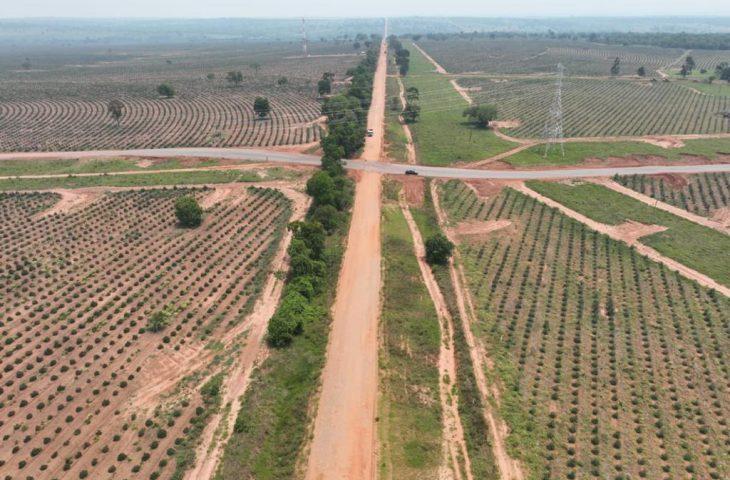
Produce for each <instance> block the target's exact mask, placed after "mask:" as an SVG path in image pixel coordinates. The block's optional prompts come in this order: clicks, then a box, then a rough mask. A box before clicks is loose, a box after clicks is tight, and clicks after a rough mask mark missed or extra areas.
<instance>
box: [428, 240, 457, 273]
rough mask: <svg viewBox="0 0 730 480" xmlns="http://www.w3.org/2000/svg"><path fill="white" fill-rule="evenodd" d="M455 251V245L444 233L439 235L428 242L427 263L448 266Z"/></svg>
mask: <svg viewBox="0 0 730 480" xmlns="http://www.w3.org/2000/svg"><path fill="white" fill-rule="evenodd" d="M453 251H454V244H453V243H451V241H450V240H449V239H448V238H446V235H444V234H443V233H437V234H435V235H434V236H432V237H430V238H429V239H428V240H426V261H427V262H428V263H429V264H430V265H446V264H447V263H449V259H450V258H451V254H452V253H453Z"/></svg>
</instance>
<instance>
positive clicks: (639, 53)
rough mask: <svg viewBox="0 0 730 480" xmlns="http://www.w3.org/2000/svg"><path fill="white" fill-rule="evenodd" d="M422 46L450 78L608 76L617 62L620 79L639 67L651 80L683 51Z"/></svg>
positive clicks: (473, 43) (476, 43)
mask: <svg viewBox="0 0 730 480" xmlns="http://www.w3.org/2000/svg"><path fill="white" fill-rule="evenodd" d="M418 43H419V45H421V46H422V47H423V48H424V49H425V50H426V51H427V52H428V53H429V54H430V55H431V56H432V57H434V59H435V60H436V61H437V62H439V63H440V64H441V65H443V67H444V68H445V69H446V70H447V71H449V72H452V73H464V72H485V73H498V74H527V73H550V72H555V71H556V66H557V64H558V63H562V64H563V65H564V66H565V67H566V73H567V74H568V75H597V76H606V75H609V73H610V70H611V65H612V64H613V61H614V59H615V58H616V57H618V58H619V59H620V60H621V74H622V75H635V74H636V70H637V69H638V68H639V67H640V66H644V67H646V70H647V75H654V70H656V69H657V68H659V67H662V66H665V65H667V64H670V63H672V62H673V61H674V60H676V59H677V57H679V56H680V55H681V54H682V50H678V49H663V48H658V47H635V46H631V47H611V48H608V47H600V46H597V45H595V44H591V43H585V42H573V41H569V40H546V39H534V40H533V39H529V40H528V39H523V38H519V39H499V38H497V39H486V38H478V39H463V38H452V39H448V40H443V41H433V40H419V42H418ZM713 68H714V67H713Z"/></svg>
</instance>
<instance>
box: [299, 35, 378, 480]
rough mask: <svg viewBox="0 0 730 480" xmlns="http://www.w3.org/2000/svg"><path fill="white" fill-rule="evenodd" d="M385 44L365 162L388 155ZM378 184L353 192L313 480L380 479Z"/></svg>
mask: <svg viewBox="0 0 730 480" xmlns="http://www.w3.org/2000/svg"><path fill="white" fill-rule="evenodd" d="M386 30H387V27H386ZM386 37H387V35H384V36H383V43H382V44H381V49H380V58H379V61H378V66H377V69H376V72H375V78H374V83H373V96H372V103H371V107H370V111H369V113H368V128H372V129H373V130H374V131H375V135H374V136H372V137H368V138H367V140H366V143H365V148H364V150H363V154H362V156H361V159H362V160H366V161H373V160H379V159H380V156H381V152H382V149H383V142H382V138H383V131H384V129H383V119H384V113H385V79H386V67H387V65H386V59H387V51H386V42H385V38H386ZM380 180H381V177H380V174H379V173H374V172H364V173H363V174H362V175H360V177H359V180H358V182H357V186H356V190H355V203H354V206H353V210H352V223H351V224H350V232H349V236H348V244H347V249H346V251H345V256H344V259H343V261H342V270H341V272H340V279H339V283H338V286H337V298H336V299H335V304H334V307H333V310H332V317H333V318H332V330H331V332H330V338H329V344H328V346H327V363H326V365H325V368H324V371H323V372H322V392H321V395H320V398H319V406H318V409H317V417H316V419H315V422H314V432H313V438H312V444H311V447H310V453H309V461H308V465H307V472H306V478H307V479H308V480H329V479H332V480H334V479H337V480H342V479H348V480H359V479H374V478H375V476H376V472H377V468H376V448H375V446H376V438H377V437H376V431H375V415H376V411H377V409H376V406H377V393H378V319H379V314H380V286H381V278H380V273H381V272H380V194H381V182H380Z"/></svg>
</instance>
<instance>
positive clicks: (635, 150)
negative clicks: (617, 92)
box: [503, 138, 730, 167]
mask: <svg viewBox="0 0 730 480" xmlns="http://www.w3.org/2000/svg"><path fill="white" fill-rule="evenodd" d="M684 144H685V146H684V147H681V148H662V147H659V146H656V145H651V144H649V143H644V142H584V143H579V142H576V143H565V144H564V147H565V156H564V157H563V156H562V155H561V154H560V149H559V148H554V147H553V148H552V149H551V150H550V152H549V153H548V155H547V156H545V145H536V146H534V147H531V148H528V149H526V150H523V151H521V152H518V153H516V154H514V155H511V156H509V157H507V158H505V159H504V160H503V161H504V162H507V163H509V164H510V165H512V166H514V167H542V166H563V165H578V164H580V163H583V162H584V161H585V160H587V159H589V158H597V159H601V160H605V159H607V158H609V157H618V158H620V157H628V156H630V155H646V156H655V157H663V158H666V159H667V161H670V162H676V161H679V160H681V159H682V156H683V155H697V156H703V157H707V158H708V159H710V160H712V159H714V158H716V157H717V155H718V154H730V139H729V138H713V139H701V140H685V141H684Z"/></svg>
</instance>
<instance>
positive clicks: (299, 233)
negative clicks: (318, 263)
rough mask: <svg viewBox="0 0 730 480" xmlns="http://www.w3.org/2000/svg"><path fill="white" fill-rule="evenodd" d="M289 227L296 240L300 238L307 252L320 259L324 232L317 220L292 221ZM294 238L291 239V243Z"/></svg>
mask: <svg viewBox="0 0 730 480" xmlns="http://www.w3.org/2000/svg"><path fill="white" fill-rule="evenodd" d="M289 229H290V230H291V231H292V232H293V234H294V236H295V237H296V239H297V240H301V241H302V242H303V243H304V246H305V247H306V248H307V253H309V256H310V257H311V258H313V259H316V260H320V259H322V258H323V255H324V248H325V243H324V241H325V238H326V234H325V231H324V227H323V226H322V224H321V223H319V222H292V223H290V224H289ZM293 243H294V240H292V244H293Z"/></svg>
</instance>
